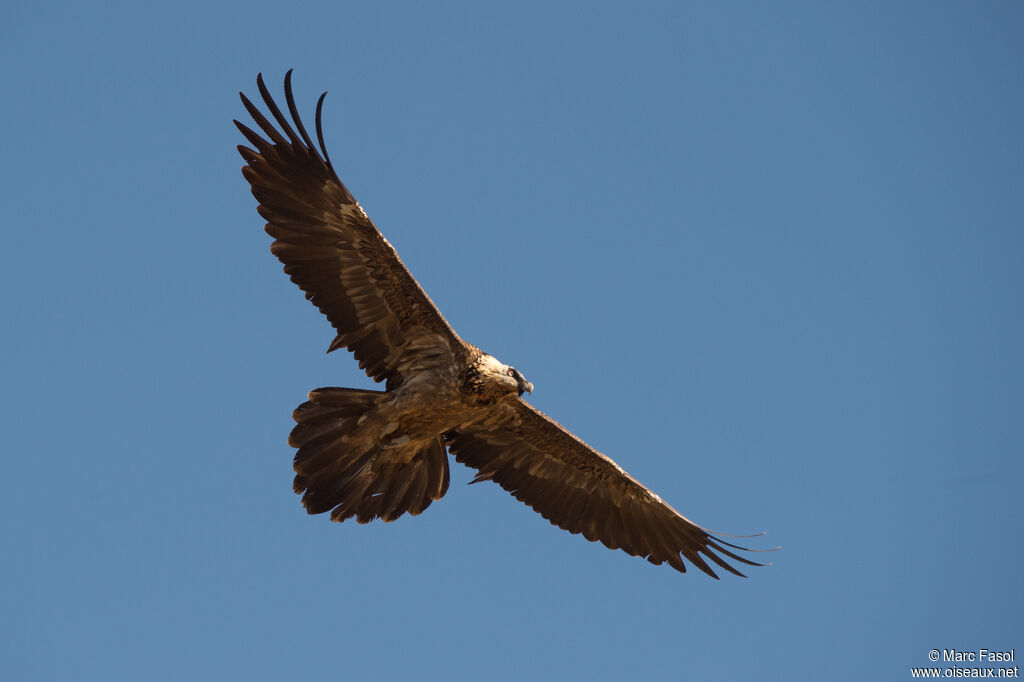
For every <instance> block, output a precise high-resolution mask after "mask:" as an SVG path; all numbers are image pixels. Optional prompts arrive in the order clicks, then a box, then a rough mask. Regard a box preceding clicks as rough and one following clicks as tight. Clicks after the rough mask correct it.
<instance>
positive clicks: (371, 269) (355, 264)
mask: <svg viewBox="0 0 1024 682" xmlns="http://www.w3.org/2000/svg"><path fill="white" fill-rule="evenodd" d="M256 82H257V85H258V87H259V91H260V94H261V95H262V97H263V101H264V103H265V104H266V106H267V109H268V110H269V111H270V113H271V115H272V116H273V118H274V120H275V121H276V122H277V126H275V125H274V124H273V123H271V122H270V121H269V120H268V119H267V118H266V117H265V116H264V115H263V114H262V113H260V111H259V109H257V108H256V107H255V106H254V105H253V104H252V102H250V101H249V99H248V98H246V96H245V95H244V94H242V93H239V95H240V96H241V98H242V103H243V104H244V105H245V108H246V109H247V110H248V112H249V114H250V115H251V116H252V118H253V120H254V121H255V122H256V124H257V126H259V128H260V129H261V130H262V132H263V134H264V135H265V136H266V137H263V136H261V135H260V134H258V133H256V132H254V131H253V130H251V129H250V128H249V127H247V126H245V125H243V124H241V123H239V122H238V121H235V125H236V126H238V129H239V130H240V131H242V134H243V135H245V137H246V138H247V139H248V140H249V142H250V143H252V145H253V146H254V147H255V149H250V148H248V147H245V146H242V145H239V147H238V151H239V152H240V153H241V154H242V158H243V159H245V162H246V164H247V165H245V166H243V167H242V174H243V175H244V176H245V179H246V180H248V181H249V184H250V185H251V186H252V193H253V196H255V197H256V199H257V201H259V208H258V210H259V213H260V215H261V216H263V217H264V218H265V219H266V220H267V226H266V230H267V232H268V233H269V234H270V236H272V237H274V239H275V241H274V243H273V244H272V245H271V247H270V250H271V251H272V252H273V254H274V255H275V256H277V257H278V259H279V260H280V261H281V262H282V263H284V271H285V272H286V273H287V274H288V275H289V276H290V277H291V279H292V281H293V282H295V283H296V284H298V285H299V287H301V288H302V290H303V291H305V292H306V298H308V299H309V300H311V301H312V302H313V304H314V305H316V307H317V308H319V309H320V311H321V312H323V313H324V315H326V316H327V319H328V320H330V322H331V324H332V325H333V326H334V328H335V329H336V330H337V332H338V334H337V336H336V337H335V339H334V342H333V343H332V344H331V346H330V348H329V350H334V349H335V348H340V347H346V348H348V349H349V350H351V351H352V352H353V354H354V355H355V357H356V359H357V360H358V361H359V366H360V367H361V368H363V369H364V370H365V371H366V373H367V374H368V375H369V376H370V377H371V378H373V379H374V380H375V381H387V385H388V387H389V388H393V387H396V386H398V385H399V384H400V383H401V382H402V381H403V379H404V378H405V377H407V376H408V375H409V374H411V373H414V372H415V371H417V370H419V369H423V368H425V367H427V366H432V365H433V366H436V365H438V364H444V363H451V362H452V358H453V356H457V355H458V354H460V353H463V352H464V349H465V344H463V342H462V340H461V339H459V337H458V335H457V334H456V333H455V332H454V330H452V328H451V327H450V326H449V325H448V323H447V322H446V321H445V319H444V317H443V316H442V315H441V313H440V311H438V309H437V307H436V306H435V305H434V303H433V302H432V301H431V300H430V298H429V297H428V296H427V294H426V293H425V292H424V291H423V289H422V288H420V285H419V284H418V283H417V282H416V280H415V279H413V277H412V275H411V274H410V273H409V271H408V270H407V269H406V267H405V265H404V264H403V263H402V261H401V260H400V259H399V258H398V254H397V253H396V252H395V249H394V248H393V247H392V246H391V244H389V243H388V241H387V240H386V239H384V237H383V236H382V235H381V233H380V232H379V231H378V230H377V228H376V226H374V224H373V222H372V221H371V220H370V218H369V217H368V216H367V215H366V213H365V212H364V211H363V209H362V207H360V206H359V204H358V203H357V202H356V200H355V199H354V198H353V197H352V195H351V194H350V193H349V191H348V189H346V188H345V185H344V184H342V182H341V180H340V179H338V175H337V173H335V171H334V167H333V166H332V165H331V161H330V158H329V157H328V156H327V150H326V149H325V147H324V141H323V131H322V129H321V111H322V106H323V101H324V95H326V94H327V93H324V95H321V96H320V100H319V101H318V102H317V107H316V133H317V140H318V141H319V143H320V152H322V153H323V155H322V156H321V154H320V153H319V152H317V149H316V147H315V146H314V145H313V141H312V140H311V139H310V137H309V134H308V133H307V132H306V129H305V127H304V126H303V125H302V120H301V119H300V118H299V114H298V110H297V108H296V106H295V100H294V97H293V96H292V87H291V71H289V72H288V75H286V76H285V81H284V87H285V99H286V101H287V104H288V111H289V113H290V114H291V119H292V122H293V123H294V126H295V127H294V128H293V127H292V125H291V124H290V123H289V122H288V119H287V118H286V117H285V116H284V115H283V114H282V113H281V110H280V109H279V108H278V106H277V104H276V103H275V102H274V99H273V98H272V97H271V96H270V93H269V92H268V91H267V87H266V85H264V83H263V76H262V75H260V76H258V77H257V79H256ZM278 128H280V130H278ZM296 131H297V132H296Z"/></svg>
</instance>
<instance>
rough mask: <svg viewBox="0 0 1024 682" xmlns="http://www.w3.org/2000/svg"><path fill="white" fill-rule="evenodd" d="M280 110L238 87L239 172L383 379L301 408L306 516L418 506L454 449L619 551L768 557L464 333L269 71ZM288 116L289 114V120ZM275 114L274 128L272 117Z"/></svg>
mask: <svg viewBox="0 0 1024 682" xmlns="http://www.w3.org/2000/svg"><path fill="white" fill-rule="evenodd" d="M256 82H257V86H258V88H259V92H260V96H261V97H262V99H263V101H264V103H265V104H266V108H267V110H268V111H269V113H270V116H271V117H272V118H273V121H271V120H270V119H268V118H267V117H266V116H264V115H263V114H262V113H261V112H260V110H259V109H258V108H257V107H256V106H255V105H253V103H252V102H251V101H249V99H248V98H246V96H245V95H244V94H242V93H239V94H240V96H241V98H242V103H243V104H244V105H245V108H246V110H247V111H248V112H249V114H250V115H251V116H252V118H253V120H254V121H255V123H256V126H257V127H258V128H259V129H260V131H262V135H261V134H260V133H258V132H255V131H253V130H252V129H250V128H249V127H247V126H245V125H244V124H242V123H239V122H238V121H235V125H237V126H238V129H239V130H240V131H241V132H242V134H243V135H244V136H245V137H246V139H247V140H248V141H249V142H250V144H251V145H252V147H251V148H250V147H246V146H242V145H239V147H238V150H239V152H240V153H241V154H242V158H243V159H244V160H245V163H246V165H245V166H243V167H242V174H243V175H244V176H245V179H246V180H247V181H248V182H249V184H250V185H251V187H252V193H253V196H255V197H256V200H257V201H258V202H259V207H258V209H257V210H258V211H259V213H260V215H261V216H263V218H264V219H265V220H266V221H267V225H266V230H267V232H268V233H269V234H270V236H271V237H273V238H274V243H273V244H272V245H271V247H270V249H271V251H272V252H273V254H274V255H275V256H277V258H278V259H279V260H280V261H281V262H282V263H284V271H285V272H286V273H287V274H288V275H289V277H291V280H292V281H293V282H295V283H296V284H297V285H298V286H299V287H300V288H301V289H302V290H303V291H304V292H306V298H308V299H309V300H310V301H312V302H313V304H314V305H315V306H316V307H317V308H319V309H320V311H321V312H322V313H323V314H324V315H326V316H327V319H328V320H329V321H330V323H331V325H332V326H333V327H334V329H335V331H336V332H337V335H336V336H335V338H334V340H333V341H332V342H331V345H330V347H329V349H328V350H329V351H333V350H336V349H338V348H342V347H344V348H347V349H348V350H350V351H351V352H352V353H353V355H354V356H355V358H356V360H358V361H359V367H360V368H362V369H364V370H365V371H366V373H367V374H368V375H369V376H370V377H371V378H372V379H374V380H375V381H378V382H380V381H382V382H384V388H385V390H383V391H372V390H363V389H354V388H319V389H316V390H314V391H311V392H310V394H309V400H308V401H307V402H305V403H303V404H301V405H299V407H298V408H297V409H296V410H295V412H294V415H293V416H294V419H295V421H296V425H295V428H294V429H293V430H292V432H291V435H290V436H289V438H288V442H289V444H290V445H292V446H293V447H295V448H297V452H296V454H295V462H294V468H295V481H294V489H295V492H296V493H300V494H302V504H303V505H304V506H305V508H306V510H307V511H308V512H309V513H310V514H318V513H322V512H330V514H331V520H333V521H344V520H345V519H349V518H355V519H356V520H357V521H358V522H359V523H367V522H369V521H371V520H373V519H375V518H380V519H383V520H384V521H393V520H395V519H397V518H398V517H399V516H401V515H402V514H404V513H406V512H408V513H410V514H419V513H420V512H422V511H423V510H424V509H426V508H427V507H428V506H430V503H431V502H433V501H434V500H439V499H441V497H443V496H444V494H445V492H446V491H447V490H448V480H449V475H448V456H447V451H451V453H452V454H453V455H455V459H456V460H457V461H459V462H462V463H464V464H467V465H469V466H471V467H473V468H475V469H477V470H478V471H479V473H478V474H477V476H476V478H475V479H474V482H477V481H486V480H491V481H494V482H495V483H497V484H498V485H500V486H501V487H502V488H504V489H505V490H507V491H509V492H510V493H512V495H514V496H515V497H516V499H519V500H521V501H523V502H525V503H526V504H528V505H529V506H531V507H532V508H533V509H535V510H536V511H537V512H539V513H540V514H541V515H543V516H544V518H546V519H548V520H549V521H551V523H553V524H555V525H557V526H558V527H560V528H564V529H565V530H568V531H570V532H572V533H582V534H583V536H584V537H586V538H587V539H588V540H591V541H597V540H600V541H601V542H602V543H604V544H605V545H606V546H608V547H609V548H611V549H622V550H623V551H625V552H627V553H629V554H631V555H633V556H642V557H645V558H646V559H647V560H648V561H650V562H651V563H654V564H662V563H668V564H669V565H671V566H672V567H673V568H676V569H678V570H679V571H683V572H685V571H686V562H687V561H689V562H690V563H692V564H693V565H695V566H697V568H699V569H700V570H702V571H704V572H705V573H707V574H708V575H710V576H712V577H714V578H717V577H718V576H717V575H716V574H715V571H714V569H713V567H712V564H713V565H715V566H718V567H720V568H722V569H725V570H726V571H729V572H730V573H734V574H736V575H743V574H742V573H740V572H739V571H737V570H736V569H735V568H734V567H733V566H731V565H730V564H729V562H728V561H727V560H730V559H731V560H732V561H736V562H740V563H744V564H747V565H750V566H761V565H762V564H758V563H756V562H753V561H751V560H749V559H746V558H744V557H742V556H739V555H738V554H736V553H735V552H734V551H732V550H744V551H750V550H746V549H745V548H743V547H738V546H736V545H733V544H730V543H728V542H726V541H724V540H722V539H720V538H717V537H715V536H713V535H711V534H710V533H709V532H708V531H706V530H704V529H703V528H701V527H700V526H698V525H697V524H695V523H693V522H692V521H690V520H689V519H687V518H686V517H684V516H683V515H681V514H680V513H679V512H677V511H676V510H675V509H673V508H672V507H670V506H669V505H668V504H666V503H665V502H664V501H662V499H661V498H660V497H658V496H657V495H655V494H654V493H652V492H651V491H650V490H648V489H647V488H646V487H644V486H643V485H641V484H640V483H639V482H638V481H637V480H636V479H634V478H633V477H632V476H630V475H629V474H627V473H626V472H625V471H623V470H622V468H621V467H619V466H618V465H617V464H616V463H615V462H613V461H612V460H611V459H609V458H608V457H605V456H604V455H602V454H601V453H599V452H597V451H596V450H594V449H593V448H591V447H590V446H589V445H587V444H586V443H584V442H583V441H582V440H580V439H579V438H577V437H576V436H574V435H573V434H572V433H570V432H569V431H567V430H566V429H565V428H563V427H562V426H561V425H560V424H559V423H558V422H556V421H554V420H553V419H551V418H550V417H548V416H546V415H545V414H543V413H542V412H540V411H539V410H537V409H536V408H534V407H532V406H531V405H530V404H529V403H527V402H525V401H524V400H523V399H522V395H523V393H531V392H532V391H533V385H532V384H531V383H530V382H529V381H527V380H526V378H525V377H524V376H523V375H522V374H521V373H520V372H519V371H518V370H517V369H515V368H513V367H510V366H508V365H505V364H503V363H501V362H500V361H498V360H497V359H496V358H494V357H493V356H491V355H489V354H487V353H485V352H483V351H482V350H480V349H479V348H477V347H476V346H474V345H472V344H469V343H466V342H465V341H463V340H462V339H461V338H459V335H458V334H456V333H455V331H454V330H453V329H452V328H451V326H449V324H448V323H447V322H446V321H445V319H444V317H443V316H442V315H441V313H440V311H439V310H438V309H437V307H436V306H435V305H434V303H433V302H432V301H431V300H430V298H429V297H428V296H427V294H426V293H425V292H424V291H423V289H422V288H420V286H419V284H418V283H417V282H416V280H415V279H413V277H412V275H411V274H410V273H409V271H408V270H407V269H406V267H405V266H404V265H403V264H402V261H401V259H399V257H398V254H397V253H396V252H395V249H394V248H393V247H392V246H391V244H389V243H388V241H387V240H386V239H385V238H384V237H383V235H381V233H380V231H379V230H378V229H377V228H376V227H375V226H374V224H373V222H372V221H371V220H370V218H369V217H368V216H367V215H366V213H365V212H364V211H363V209H362V208H361V207H360V206H359V204H358V203H357V202H356V200H355V199H354V198H353V197H352V195H351V194H350V193H349V191H348V190H347V189H346V188H345V185H344V184H342V182H341V180H340V179H339V178H338V175H337V174H336V173H335V170H334V166H333V165H332V164H331V160H330V157H328V155H327V149H326V147H325V145H324V137H323V130H322V126H321V113H322V108H323V101H324V95H326V93H324V95H321V96H320V99H319V101H318V102H317V106H316V136H317V143H318V144H314V142H313V140H312V139H311V137H310V135H309V132H308V131H307V130H306V128H305V126H303V124H302V120H301V119H300V117H299V114H298V110H297V108H296V106H295V100H294V97H293V96H292V88H291V71H289V72H288V74H287V75H286V76H285V81H284V91H285V102H286V104H287V107H288V116H285V115H284V113H282V111H281V110H280V108H279V107H278V106H277V104H276V103H275V102H274V99H273V98H272V97H271V95H270V93H269V91H268V90H267V87H266V85H265V84H264V82H263V77H262V75H260V76H258V77H257V79H256ZM289 119H290V121H289ZM275 124H276V125H275Z"/></svg>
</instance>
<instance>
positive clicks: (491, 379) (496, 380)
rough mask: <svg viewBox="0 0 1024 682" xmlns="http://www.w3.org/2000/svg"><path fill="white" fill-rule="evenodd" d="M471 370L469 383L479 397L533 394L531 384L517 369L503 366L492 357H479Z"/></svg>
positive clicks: (485, 355)
mask: <svg viewBox="0 0 1024 682" xmlns="http://www.w3.org/2000/svg"><path fill="white" fill-rule="evenodd" d="M473 370H474V371H473V372H472V373H471V382H472V383H473V384H474V389H475V390H476V391H477V392H478V393H480V394H481V395H485V396H489V397H498V396H500V395H510V394H513V393H514V394H515V395H522V394H523V393H533V384H531V383H530V382H529V381H527V380H526V377H524V376H523V375H522V373H521V372H520V371H519V370H518V369H516V368H515V367H510V366H509V365H506V364H503V363H502V362H501V361H500V360H498V358H496V357H494V356H493V355H488V354H487V353H484V354H483V355H481V356H480V358H479V359H478V360H477V361H476V362H475V363H474V366H473Z"/></svg>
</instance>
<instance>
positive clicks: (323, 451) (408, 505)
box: [288, 388, 449, 523]
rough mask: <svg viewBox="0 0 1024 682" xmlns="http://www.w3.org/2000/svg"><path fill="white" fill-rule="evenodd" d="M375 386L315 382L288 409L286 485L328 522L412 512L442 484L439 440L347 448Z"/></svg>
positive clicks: (444, 473) (444, 470)
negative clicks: (416, 446)
mask: <svg viewBox="0 0 1024 682" xmlns="http://www.w3.org/2000/svg"><path fill="white" fill-rule="evenodd" d="M383 395H385V394H384V393H382V392H380V391H365V390H360V389H352V388H319V389H316V390H315V391H311V392H310V394H309V400H308V401H307V402H305V403H303V404H302V405H299V407H298V408H296V410H295V412H294V414H293V415H292V416H293V417H294V419H295V421H296V425H295V428H294V429H292V432H291V435H290V436H289V437H288V443H289V444H290V445H291V446H292V447H295V448H298V452H296V453H295V462H294V468H295V474H296V475H295V480H294V483H293V489H294V490H295V492H296V493H299V494H302V504H303V506H305V508H306V511H307V512H309V513H310V514H320V513H323V512H327V511H330V512H331V520H332V521H344V520H346V519H349V518H353V517H354V518H355V519H356V520H357V521H358V522H359V523H368V522H369V521H372V520H373V519H375V518H380V519H383V520H384V521H394V520H395V519H397V518H398V517H400V516H401V515H402V514H404V513H406V512H409V513H410V514H413V515H416V514H419V513H420V512H422V511H423V510H424V509H426V508H427V507H429V506H430V503H431V502H433V501H434V500H439V499H441V497H443V496H444V494H445V492H447V490H448V483H449V471H448V456H447V454H446V452H445V447H444V445H443V444H442V442H441V440H440V438H435V439H433V440H431V441H430V442H429V443H427V444H425V445H424V446H423V447H422V449H420V450H419V451H418V452H415V453H414V454H413V455H412V456H411V457H410V456H409V452H408V451H407V450H406V451H404V452H402V451H397V450H389V449H386V448H378V447H375V446H374V447H370V448H369V449H360V448H353V447H352V446H351V445H350V444H349V443H346V442H345V437H346V436H347V435H348V434H350V433H351V432H352V430H353V429H355V427H356V426H357V424H358V422H359V418H360V417H361V416H362V415H364V414H366V413H367V412H368V411H370V410H372V409H373V408H374V407H375V406H376V404H377V401H378V400H379V399H380V398H381V396H383Z"/></svg>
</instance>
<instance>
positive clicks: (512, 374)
mask: <svg viewBox="0 0 1024 682" xmlns="http://www.w3.org/2000/svg"><path fill="white" fill-rule="evenodd" d="M515 374H516V371H515V370H514V369H512V368H511V367H509V368H508V375H509V376H510V377H511V376H515Z"/></svg>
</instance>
